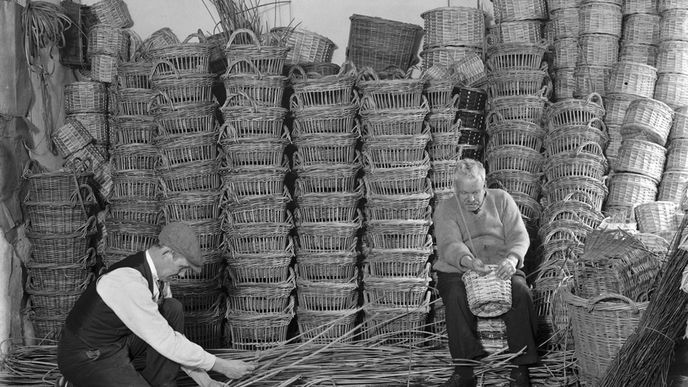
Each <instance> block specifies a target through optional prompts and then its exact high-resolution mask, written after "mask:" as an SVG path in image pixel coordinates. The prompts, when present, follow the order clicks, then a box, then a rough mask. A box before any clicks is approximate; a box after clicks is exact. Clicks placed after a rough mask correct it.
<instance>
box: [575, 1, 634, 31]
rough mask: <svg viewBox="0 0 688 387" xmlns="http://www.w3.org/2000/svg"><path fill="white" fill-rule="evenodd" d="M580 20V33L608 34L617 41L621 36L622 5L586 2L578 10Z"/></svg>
mask: <svg viewBox="0 0 688 387" xmlns="http://www.w3.org/2000/svg"><path fill="white" fill-rule="evenodd" d="M578 17H579V20H580V24H581V27H580V33H581V35H583V34H608V35H612V36H615V37H616V38H617V39H618V38H619V37H620V36H621V21H622V17H623V15H622V14H621V6H620V4H613V3H608V2H584V3H583V4H581V5H580V7H579V8H578Z"/></svg>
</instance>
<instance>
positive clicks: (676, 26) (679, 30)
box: [659, 8, 688, 42]
mask: <svg viewBox="0 0 688 387" xmlns="http://www.w3.org/2000/svg"><path fill="white" fill-rule="evenodd" d="M686 19H688V9H685V8H684V9H669V10H666V11H664V12H662V23H660V26H659V40H660V41H662V42H663V41H667V40H682V41H688V26H686Z"/></svg>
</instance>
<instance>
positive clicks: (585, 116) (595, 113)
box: [544, 93, 605, 128]
mask: <svg viewBox="0 0 688 387" xmlns="http://www.w3.org/2000/svg"><path fill="white" fill-rule="evenodd" d="M604 115H605V109H604V102H603V100H602V96H600V95H599V94H598V93H590V95H588V96H587V97H586V98H584V99H570V100H566V101H560V102H556V103H554V104H552V105H550V106H549V107H548V108H547V110H545V116H544V121H545V123H546V124H547V125H548V126H549V127H550V128H557V127H561V126H570V125H588V124H590V123H591V120H594V119H602V118H603V117H604Z"/></svg>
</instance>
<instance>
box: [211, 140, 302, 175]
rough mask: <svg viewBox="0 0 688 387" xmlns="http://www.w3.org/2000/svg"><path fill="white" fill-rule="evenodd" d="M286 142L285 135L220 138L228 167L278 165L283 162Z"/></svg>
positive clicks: (287, 142)
mask: <svg viewBox="0 0 688 387" xmlns="http://www.w3.org/2000/svg"><path fill="white" fill-rule="evenodd" d="M285 134H286V133H285ZM288 144H289V141H288V140H287V138H286V137H285V138H282V139H273V138H255V139H241V140H238V141H231V140H229V139H222V140H220V145H222V150H223V152H224V155H225V160H226V163H227V166H228V167H229V168H246V167H252V166H254V167H269V166H272V167H279V166H280V165H282V163H283V162H284V150H285V148H286V147H287V145H288Z"/></svg>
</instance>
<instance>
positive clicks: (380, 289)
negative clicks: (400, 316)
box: [363, 275, 429, 308]
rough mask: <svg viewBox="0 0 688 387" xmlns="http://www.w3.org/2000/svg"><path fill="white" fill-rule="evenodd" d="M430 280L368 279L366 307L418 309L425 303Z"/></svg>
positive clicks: (422, 278) (426, 278)
mask: <svg viewBox="0 0 688 387" xmlns="http://www.w3.org/2000/svg"><path fill="white" fill-rule="evenodd" d="M428 282H429V279H428V277H427V275H426V276H425V277H420V278H411V277H401V278H379V277H366V278H365V288H364V290H363V294H364V295H365V297H366V305H370V306H372V307H376V306H379V307H383V308H417V307H419V306H422V305H423V304H424V303H425V300H426V298H427V295H426V293H427V292H428Z"/></svg>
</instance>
